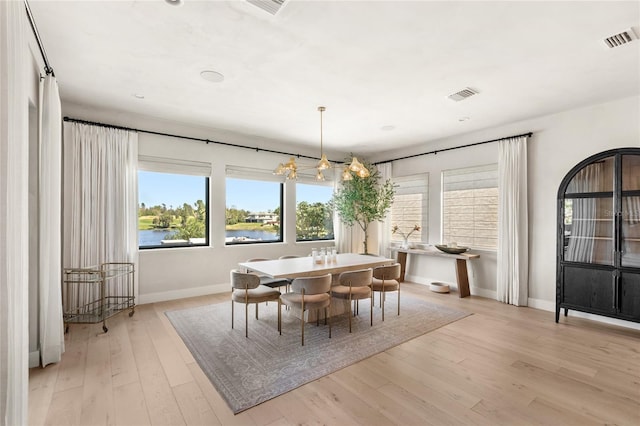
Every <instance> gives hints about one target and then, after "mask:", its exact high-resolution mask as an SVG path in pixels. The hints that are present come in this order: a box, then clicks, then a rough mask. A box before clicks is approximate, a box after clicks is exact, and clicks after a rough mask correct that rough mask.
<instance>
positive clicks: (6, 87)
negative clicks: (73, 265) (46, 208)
mask: <svg viewBox="0 0 640 426" xmlns="http://www.w3.org/2000/svg"><path fill="white" fill-rule="evenodd" d="M27 26H28V23H27V19H26V13H25V8H24V3H23V2H21V1H0V259H1V260H0V424H6V425H22V424H27V423H28V417H27V406H28V389H29V383H28V371H29V368H28V358H29V348H28V328H27V326H28V323H29V319H28V314H29V306H28V289H29V268H28V259H29V250H28V248H29V238H28V236H29V224H28V214H27V213H26V212H27V211H28V205H29V203H28V193H29V192H28V172H29V136H28V135H29V130H28V93H27V81H28V80H27V78H28V77H29V76H30V75H31V74H30V68H29V67H28V62H27V52H28V51H29V49H28V45H27V38H26V31H27V28H28V27H27Z"/></svg>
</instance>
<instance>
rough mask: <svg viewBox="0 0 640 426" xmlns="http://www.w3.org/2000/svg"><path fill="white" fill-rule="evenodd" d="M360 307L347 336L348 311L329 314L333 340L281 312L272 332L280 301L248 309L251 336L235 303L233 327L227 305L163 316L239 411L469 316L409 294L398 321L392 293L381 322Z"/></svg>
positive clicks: (377, 312)
mask: <svg viewBox="0 0 640 426" xmlns="http://www.w3.org/2000/svg"><path fill="white" fill-rule="evenodd" d="M368 305H369V304H368V303H367V302H366V301H361V302H360V310H359V315H358V316H357V317H355V318H353V333H351V334H349V325H348V324H349V323H348V314H343V315H340V316H336V317H333V329H332V337H331V339H329V337H328V336H329V335H328V328H327V327H326V326H324V325H323V323H322V321H320V326H316V324H315V322H313V323H308V324H306V326H305V345H304V346H301V345H300V320H299V319H298V318H296V317H294V316H293V315H291V314H290V313H289V311H286V310H285V309H284V307H283V309H282V335H279V334H278V330H277V306H278V305H277V303H274V302H269V303H268V304H267V305H266V306H265V304H264V303H262V304H260V308H259V313H260V315H259V318H260V319H259V320H256V319H255V310H254V305H251V306H250V307H249V337H248V338H245V335H244V305H241V304H236V310H235V325H234V326H235V328H234V329H233V330H232V329H231V302H225V303H217V304H213V305H205V306H200V307H196V308H189V309H182V310H176V311H167V312H166V315H167V317H168V318H169V320H170V321H171V323H172V324H173V326H174V327H175V329H176V330H177V332H178V334H179V335H180V336H181V337H182V340H184V343H185V344H186V346H187V347H188V348H189V350H190V351H191V353H192V354H193V357H194V358H195V359H196V361H197V362H198V364H199V365H200V367H201V368H202V370H203V371H204V373H205V374H206V375H207V376H208V377H209V380H211V382H212V383H213V385H214V386H215V388H216V389H217V390H218V392H219V393H220V395H222V397H223V398H224V399H225V400H226V401H227V404H229V407H230V408H231V410H232V411H233V412H234V413H235V414H237V413H239V412H241V411H244V410H246V409H248V408H251V407H253V406H255V405H258V404H260V403H262V402H264V401H267V400H269V399H271V398H274V397H276V396H278V395H281V394H283V393H286V392H288V391H290V390H293V389H295V388H297V387H299V386H301V385H303V384H305V383H309V382H311V381H313V380H316V379H318V378H320V377H322V376H325V375H327V374H330V373H333V372H334V371H337V370H339V369H341V368H344V367H347V366H349V365H351V364H353V363H355V362H358V361H361V360H363V359H365V358H368V357H370V356H372V355H375V354H377V353H380V352H382V351H385V350H387V349H389V348H392V347H394V346H396V345H399V344H400V343H403V342H406V341H408V340H410V339H413V338H415V337H418V336H421V335H423V334H425V333H428V332H430V331H433V330H435V329H437V328H439V327H442V326H444V325H446V324H449V323H451V322H454V321H457V320H459V319H461V318H464V317H466V316H467V315H469V314H468V313H465V312H460V311H457V310H454V309H450V308H447V307H444V306H440V305H436V304H433V303H429V302H426V301H423V300H419V299H417V298H414V297H411V296H409V295H404V294H403V295H402V296H401V311H400V316H397V315H396V314H397V311H396V309H397V308H396V307H397V299H396V298H395V293H390V294H388V295H387V302H386V304H385V321H384V322H382V320H381V310H380V308H379V307H378V306H377V300H376V306H375V307H374V321H373V327H371V326H370V325H369V306H368Z"/></svg>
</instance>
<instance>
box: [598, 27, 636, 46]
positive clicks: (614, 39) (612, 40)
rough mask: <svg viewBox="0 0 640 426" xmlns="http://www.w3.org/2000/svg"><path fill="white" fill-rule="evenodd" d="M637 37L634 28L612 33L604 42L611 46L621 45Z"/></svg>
mask: <svg viewBox="0 0 640 426" xmlns="http://www.w3.org/2000/svg"><path fill="white" fill-rule="evenodd" d="M635 39H637V37H636V34H635V33H634V32H633V28H629V29H628V30H624V31H622V32H621V33H618V34H615V35H612V36H611V37H607V38H605V39H604V42H605V44H606V45H607V46H609V47H610V48H614V47H619V46H622V45H623V44H627V43H630V42H632V41H633V40H635Z"/></svg>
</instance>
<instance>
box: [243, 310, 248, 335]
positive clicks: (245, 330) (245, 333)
mask: <svg viewBox="0 0 640 426" xmlns="http://www.w3.org/2000/svg"><path fill="white" fill-rule="evenodd" d="M244 337H249V304H248V303H245V304H244Z"/></svg>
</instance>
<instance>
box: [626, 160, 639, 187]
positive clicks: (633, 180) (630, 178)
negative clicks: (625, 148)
mask: <svg viewBox="0 0 640 426" xmlns="http://www.w3.org/2000/svg"><path fill="white" fill-rule="evenodd" d="M622 190H623V191H637V190H640V155H623V156H622Z"/></svg>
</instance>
